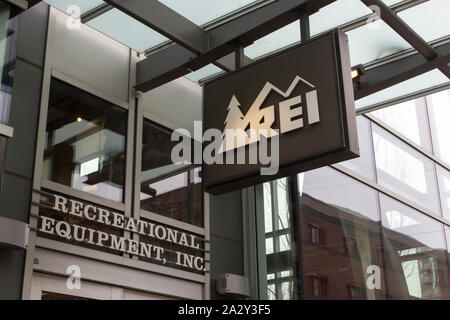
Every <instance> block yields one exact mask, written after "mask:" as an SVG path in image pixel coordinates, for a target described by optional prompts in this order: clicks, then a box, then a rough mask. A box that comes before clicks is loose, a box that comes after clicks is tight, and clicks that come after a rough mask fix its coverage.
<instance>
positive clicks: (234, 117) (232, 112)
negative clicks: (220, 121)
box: [225, 95, 244, 130]
mask: <svg viewBox="0 0 450 320" xmlns="http://www.w3.org/2000/svg"><path fill="white" fill-rule="evenodd" d="M240 107H241V104H240V103H239V101H238V99H237V98H236V96H235V95H233V97H232V98H231V102H230V104H229V106H228V109H227V110H228V115H227V118H226V119H225V130H227V129H236V128H240V127H241V124H242V121H243V120H244V115H243V114H242V111H241V108H240Z"/></svg>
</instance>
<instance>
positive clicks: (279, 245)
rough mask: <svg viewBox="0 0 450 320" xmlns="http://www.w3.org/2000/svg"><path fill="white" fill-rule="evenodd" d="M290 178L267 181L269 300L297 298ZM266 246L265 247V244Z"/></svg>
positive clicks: (264, 189) (266, 252)
mask: <svg viewBox="0 0 450 320" xmlns="http://www.w3.org/2000/svg"><path fill="white" fill-rule="evenodd" d="M289 192H290V188H289V179H287V178H284V179H280V180H276V181H273V182H268V183H265V184H263V197H264V212H265V215H264V226H265V232H264V233H265V242H264V244H265V248H264V255H265V259H266V266H265V267H266V270H267V277H266V279H265V280H266V281H267V282H266V283H267V285H266V288H267V292H266V293H267V299H269V300H291V299H294V297H295V296H294V295H295V294H296V290H294V289H295V288H294V276H295V261H293V260H292V258H293V257H295V255H293V254H292V252H293V249H294V244H293V243H292V237H291V232H292V230H291V229H292V223H291V218H292V208H291V203H290V200H289V198H290V195H289ZM261 249H263V248H261Z"/></svg>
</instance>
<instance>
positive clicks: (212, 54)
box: [135, 0, 335, 92]
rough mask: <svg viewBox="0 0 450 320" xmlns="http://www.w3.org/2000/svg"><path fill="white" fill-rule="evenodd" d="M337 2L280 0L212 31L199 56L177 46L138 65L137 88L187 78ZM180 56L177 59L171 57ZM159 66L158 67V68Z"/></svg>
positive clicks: (158, 53) (162, 51) (147, 87)
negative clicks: (304, 10)
mask: <svg viewBox="0 0 450 320" xmlns="http://www.w3.org/2000/svg"><path fill="white" fill-rule="evenodd" d="M334 1H335V0H315V1H313V2H312V1H309V0H278V1H275V2H273V3H270V4H268V5H266V6H264V7H261V8H259V9H257V10H254V11H252V12H250V13H248V14H246V15H243V16H241V17H239V18H236V19H235V20H232V21H230V22H227V23H225V24H223V25H220V26H218V27H216V28H214V29H211V30H210V31H208V35H209V48H208V51H207V52H206V53H204V54H201V55H199V56H195V55H193V54H192V53H190V52H188V51H185V52H182V51H181V50H180V48H178V47H179V46H177V45H173V46H170V47H168V48H165V49H163V50H161V51H159V52H156V53H155V54H152V55H151V56H149V57H148V58H147V59H145V60H142V61H140V62H139V63H138V65H137V70H138V77H137V81H136V83H137V85H136V87H135V88H136V89H137V90H138V91H143V92H145V91H149V90H151V89H153V88H155V87H157V86H159V85H161V84H164V83H165V82H167V81H171V80H175V79H176V78H178V77H179V76H183V75H186V74H188V73H189V72H190V70H197V69H199V68H201V67H204V66H206V65H208V64H210V63H214V62H215V61H216V60H219V59H221V58H222V57H224V56H226V55H229V54H231V53H233V52H234V49H235V47H236V46H239V45H242V46H248V45H249V44H251V43H252V42H253V41H255V40H257V39H259V38H261V37H263V36H265V35H268V34H270V33H271V32H273V31H276V30H278V29H280V28H282V27H284V26H286V25H288V24H289V23H291V22H293V21H295V20H298V18H299V11H298V10H299V8H300V7H301V6H302V5H305V4H308V5H310V7H309V8H307V9H308V10H309V11H314V10H318V9H319V8H321V7H323V6H325V5H328V4H330V3H332V2H334ZM174 56H177V59H176V60H172V59H170V58H169V57H174ZM156 64H158V66H157V67H155V66H154V65H156Z"/></svg>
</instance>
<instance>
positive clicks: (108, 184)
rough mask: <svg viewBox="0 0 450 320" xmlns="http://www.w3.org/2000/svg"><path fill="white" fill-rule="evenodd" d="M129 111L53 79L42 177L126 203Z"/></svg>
mask: <svg viewBox="0 0 450 320" xmlns="http://www.w3.org/2000/svg"><path fill="white" fill-rule="evenodd" d="M126 132H127V112H126V111H124V110H122V109H120V108H119V107H116V106H114V105H113V104H111V103H109V102H106V101H104V100H101V99H99V98H97V97H95V96H93V95H91V94H89V93H87V92H84V91H82V90H80V89H78V88H75V87H73V86H71V85H68V84H66V83H64V82H62V81H59V80H57V79H52V82H51V89H50V98H49V106H48V117H47V130H46V141H45V142H46V143H45V151H44V164H43V172H42V179H43V180H50V181H53V182H56V183H59V184H62V185H65V186H69V187H72V188H74V189H77V190H81V191H84V192H88V193H91V194H94V195H97V196H100V197H103V198H107V199H110V200H114V201H118V202H123V190H124V181H125V141H126V139H125V137H126Z"/></svg>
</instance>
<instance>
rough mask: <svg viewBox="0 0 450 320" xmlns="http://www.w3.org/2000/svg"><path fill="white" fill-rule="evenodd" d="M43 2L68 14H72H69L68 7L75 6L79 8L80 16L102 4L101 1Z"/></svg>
mask: <svg viewBox="0 0 450 320" xmlns="http://www.w3.org/2000/svg"><path fill="white" fill-rule="evenodd" d="M45 2H47V3H48V4H49V5H51V6H53V7H55V8H56V9H59V10H61V11H63V12H65V13H69V14H73V11H72V10H70V12H69V9H70V6H77V7H79V8H80V15H81V14H83V13H86V12H88V11H89V10H91V9H94V8H96V7H98V6H99V5H102V4H103V3H104V2H103V1H102V0H45Z"/></svg>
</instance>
